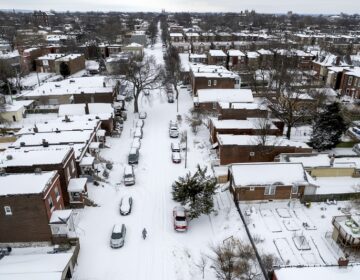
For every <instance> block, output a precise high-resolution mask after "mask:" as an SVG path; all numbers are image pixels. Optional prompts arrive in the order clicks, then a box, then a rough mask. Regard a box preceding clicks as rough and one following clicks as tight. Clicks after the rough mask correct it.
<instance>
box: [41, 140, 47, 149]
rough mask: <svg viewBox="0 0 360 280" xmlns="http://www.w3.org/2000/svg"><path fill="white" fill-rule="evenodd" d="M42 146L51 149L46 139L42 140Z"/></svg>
mask: <svg viewBox="0 0 360 280" xmlns="http://www.w3.org/2000/svg"><path fill="white" fill-rule="evenodd" d="M42 145H43V147H44V148H46V147H49V142H48V141H46V139H43V140H42Z"/></svg>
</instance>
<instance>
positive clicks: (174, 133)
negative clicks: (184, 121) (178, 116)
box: [169, 121, 179, 138]
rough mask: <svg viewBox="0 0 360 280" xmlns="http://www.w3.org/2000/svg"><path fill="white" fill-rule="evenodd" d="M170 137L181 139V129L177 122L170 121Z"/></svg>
mask: <svg viewBox="0 0 360 280" xmlns="http://www.w3.org/2000/svg"><path fill="white" fill-rule="evenodd" d="M169 136H170V137H171V138H177V137H179V127H178V124H177V122H174V121H170V124H169Z"/></svg>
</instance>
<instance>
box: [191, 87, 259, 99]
mask: <svg viewBox="0 0 360 280" xmlns="http://www.w3.org/2000/svg"><path fill="white" fill-rule="evenodd" d="M197 95H198V96H197V97H196V99H195V100H194V101H195V102H198V103H208V102H248V103H249V102H251V103H252V102H254V97H253V94H252V91H251V89H220V88H219V89H199V90H198V91H197Z"/></svg>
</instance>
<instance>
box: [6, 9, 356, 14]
mask: <svg viewBox="0 0 360 280" xmlns="http://www.w3.org/2000/svg"><path fill="white" fill-rule="evenodd" d="M252 10H254V11H255V12H256V13H258V14H269V15H286V14H287V13H288V12H292V13H293V14H297V15H308V16H320V15H324V16H333V15H340V14H345V15H356V14H358V13H352V14H351V13H345V12H338V13H298V12H296V11H287V12H276V13H275V12H259V11H256V10H255V9H252ZM252 10H248V11H252ZM0 11H2V12H12V11H15V12H16V13H32V12H34V11H43V12H50V11H54V12H56V13H67V12H70V13H92V12H95V13H114V12H117V13H155V14H161V13H162V11H141V10H134V11H126V10H55V9H44V10H42V9H21V8H20V9H10V8H9V9H8V8H6V9H0ZM165 12H166V13H189V14H240V13H241V12H245V10H243V11H238V12H234V11H219V12H214V11H213V12H210V11H207V12H206V11H204V12H196V11H176V12H174V11H166V10H165Z"/></svg>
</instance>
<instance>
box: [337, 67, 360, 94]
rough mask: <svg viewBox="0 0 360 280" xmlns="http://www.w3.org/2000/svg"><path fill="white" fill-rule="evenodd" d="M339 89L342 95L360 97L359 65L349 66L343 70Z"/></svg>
mask: <svg viewBox="0 0 360 280" xmlns="http://www.w3.org/2000/svg"><path fill="white" fill-rule="evenodd" d="M340 90H341V94H342V95H347V96H350V97H351V98H354V99H360V67H355V68H349V69H347V70H344V71H343V75H342V78H341V83H340Z"/></svg>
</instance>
